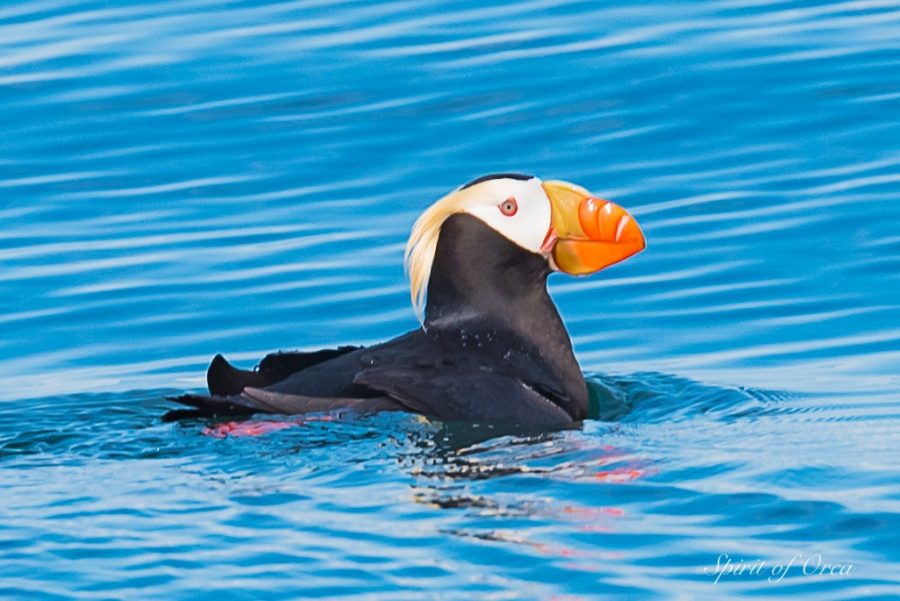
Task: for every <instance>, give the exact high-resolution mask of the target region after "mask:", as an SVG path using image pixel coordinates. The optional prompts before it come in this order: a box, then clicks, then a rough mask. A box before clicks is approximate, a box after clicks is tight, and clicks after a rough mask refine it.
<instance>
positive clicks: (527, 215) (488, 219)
mask: <svg viewBox="0 0 900 601" xmlns="http://www.w3.org/2000/svg"><path fill="white" fill-rule="evenodd" d="M471 190H472V191H473V192H475V191H476V190H477V194H472V195H471V196H470V198H471V199H472V200H471V201H470V202H469V203H467V204H466V206H465V207H464V209H463V211H464V212H465V213H468V214H470V215H472V216H474V217H477V218H478V219H480V220H481V221H483V222H484V223H486V224H487V225H488V226H490V227H491V229H493V230H494V231H496V232H497V233H499V234H501V235H503V236H504V237H505V238H507V239H508V240H510V241H511V242H514V243H515V244H517V245H519V246H520V247H522V248H523V249H525V250H527V251H529V252H533V253H536V254H540V252H541V245H542V244H543V243H544V238H545V237H546V236H547V232H548V231H549V230H550V215H551V213H550V199H549V198H547V194H546V192H544V188H543V187H542V186H541V180H539V179H538V178H536V177H535V178H531V179H529V180H525V181H522V180H515V179H491V180H487V181H484V182H482V183H480V184H476V185H474V186H472V188H471ZM466 192H468V189H467V190H466Z"/></svg>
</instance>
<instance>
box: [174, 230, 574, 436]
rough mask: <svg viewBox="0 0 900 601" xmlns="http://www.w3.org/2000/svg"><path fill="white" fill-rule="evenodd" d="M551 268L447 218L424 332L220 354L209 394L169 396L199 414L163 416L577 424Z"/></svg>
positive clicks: (570, 357) (570, 362)
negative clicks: (349, 343) (394, 415)
mask: <svg viewBox="0 0 900 601" xmlns="http://www.w3.org/2000/svg"><path fill="white" fill-rule="evenodd" d="M549 274H550V268H549V266H548V264H547V261H546V260H545V259H544V258H543V257H542V256H540V255H537V254H534V253H529V252H527V251H525V250H524V249H522V248H520V247H518V246H517V245H515V244H514V243H512V242H510V241H509V240H507V239H506V238H504V237H503V236H501V235H500V234H498V233H497V232H495V231H494V230H492V229H491V228H490V227H488V226H487V225H485V224H484V223H483V222H482V221H480V220H479V219H477V218H475V217H472V216H470V215H465V214H458V215H453V216H451V217H449V218H448V219H447V220H446V221H445V222H444V224H443V225H442V227H441V233H440V237H439V239H438V244H437V250H436V253H435V259H434V264H433V267H432V270H431V277H430V280H429V284H428V296H427V299H428V300H427V305H426V313H425V327H424V329H419V330H414V331H412V332H409V333H407V334H404V335H402V336H399V337H398V338H394V339H393V340H390V341H388V342H384V343H381V344H378V345H375V346H371V347H368V348H356V347H342V348H340V349H335V350H325V351H318V352H316V353H278V354H273V355H269V356H267V357H266V358H265V359H264V360H263V361H262V362H261V364H260V366H259V368H258V369H257V370H256V371H242V370H237V369H235V368H233V367H231V366H230V365H228V363H227V362H226V361H225V360H224V359H222V358H221V356H217V357H216V358H215V359H214V360H213V363H212V365H210V370H209V373H208V382H209V388H210V396H200V395H186V396H182V397H179V398H177V399H174V400H176V401H179V402H181V403H184V404H187V405H191V406H193V407H194V409H193V410H182V411H173V412H170V414H168V417H169V418H170V419H178V418H181V417H188V416H213V415H233V414H249V413H255V412H269V413H287V414H296V413H307V412H311V411H323V410H332V409H340V408H349V409H355V410H359V411H382V410H395V411H411V412H415V413H420V414H422V415H425V416H428V417H432V418H437V419H440V420H444V421H466V422H483V423H503V424H509V425H519V426H522V427H531V428H546V427H558V426H562V425H565V424H568V423H571V422H573V421H579V420H582V419H584V418H585V417H586V416H587V407H588V401H587V389H586V385H585V381H584V378H583V376H582V374H581V370H580V368H579V366H578V363H577V362H576V360H575V356H574V354H573V352H572V345H571V341H570V340H569V336H568V334H567V332H566V329H565V326H564V325H563V323H562V320H561V318H560V316H559V313H558V312H557V310H556V307H555V305H554V304H553V301H552V300H551V299H550V296H549V294H548V293H547V286H546V281H547V276H548V275H549ZM248 387H249V388H248Z"/></svg>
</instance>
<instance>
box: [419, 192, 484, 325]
mask: <svg viewBox="0 0 900 601" xmlns="http://www.w3.org/2000/svg"><path fill="white" fill-rule="evenodd" d="M477 194H478V192H477V186H476V187H475V188H466V189H464V190H454V191H453V192H451V193H450V194H448V195H447V196H444V197H443V198H441V199H440V200H438V201H437V202H436V203H434V204H433V205H431V206H430V207H428V209H427V210H426V211H425V212H424V213H422V215H421V217H419V218H418V219H417V220H416V223H415V225H413V228H412V233H411V234H410V236H409V242H407V243H406V252H405V253H404V254H403V263H404V265H405V266H406V273H407V275H408V276H409V294H410V297H411V298H412V304H413V309H415V312H416V317H418V318H419V322H420V323H422V324H424V323H425V300H426V299H425V295H426V293H427V291H428V279H429V278H430V277H431V267H432V265H433V263H434V253H435V251H436V250H437V243H438V236H439V235H440V233H441V226H442V225H443V224H444V221H446V220H447V218H448V217H450V216H451V215H454V214H456V213H462V212H464V211H465V210H466V208H467V207H468V206H469V205H470V204H472V202H473V201H475V199H476V195H477Z"/></svg>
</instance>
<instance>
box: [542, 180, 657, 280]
mask: <svg viewBox="0 0 900 601" xmlns="http://www.w3.org/2000/svg"><path fill="white" fill-rule="evenodd" d="M543 186H544V191H545V192H546V193H547V197H548V198H550V207H551V211H552V217H551V225H550V231H549V232H548V233H547V238H546V239H545V240H544V245H543V247H542V250H543V251H544V253H545V254H547V255H549V256H551V257H552V258H553V262H554V263H555V265H556V268H557V269H558V270H559V271H564V272H566V273H568V274H571V275H585V274H588V273H594V272H597V271H600V270H601V269H605V268H606V267H609V266H610V265H613V264H615V263H618V262H619V261H624V260H625V259H627V258H628V257H630V256H632V255H634V254H637V253H639V252H641V251H642V250H644V248H646V246H647V243H646V242H645V241H644V234H643V233H642V232H641V228H640V227H638V224H637V221H635V220H634V217H632V216H631V215H629V214H628V211H626V210H625V209H623V208H622V207H620V206H619V205H617V204H614V203H611V202H609V201H607V200H603V199H600V198H597V197H595V196H591V194H590V192H588V191H587V190H585V189H584V188H582V187H580V186H576V185H575V184H570V183H568V182H561V181H547V182H544V183H543Z"/></svg>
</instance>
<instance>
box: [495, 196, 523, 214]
mask: <svg viewBox="0 0 900 601" xmlns="http://www.w3.org/2000/svg"><path fill="white" fill-rule="evenodd" d="M497 208H498V209H500V212H501V213H503V214H504V215H506V216H507V217H512V216H513V215H515V214H516V213H518V212H519V203H518V202H516V197H515V196H510V197H509V198H507V199H506V200H504V201H503V202H501V203H500V204H498V205H497Z"/></svg>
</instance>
